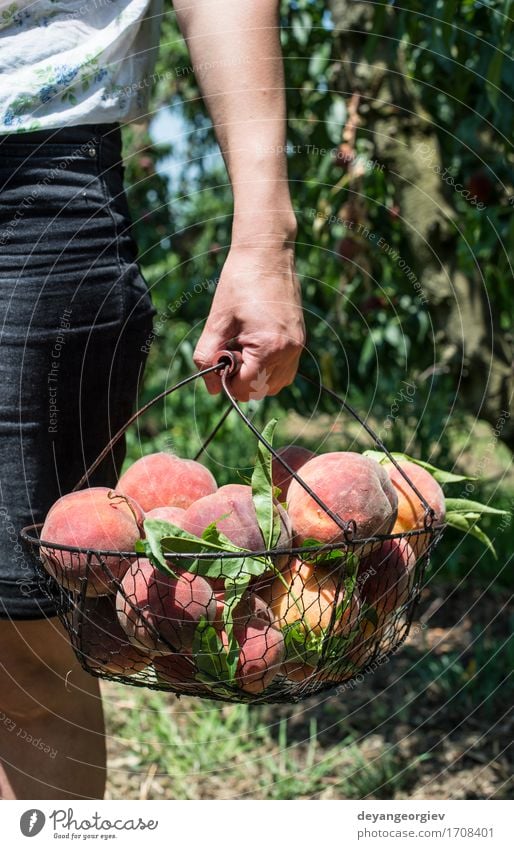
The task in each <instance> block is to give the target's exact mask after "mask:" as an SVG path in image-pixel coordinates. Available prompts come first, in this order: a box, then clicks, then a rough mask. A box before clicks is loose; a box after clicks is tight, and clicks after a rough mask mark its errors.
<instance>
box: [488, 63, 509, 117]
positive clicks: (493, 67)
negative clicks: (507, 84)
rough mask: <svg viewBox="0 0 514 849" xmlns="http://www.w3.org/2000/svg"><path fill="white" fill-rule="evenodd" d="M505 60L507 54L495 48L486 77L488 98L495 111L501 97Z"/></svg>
mask: <svg viewBox="0 0 514 849" xmlns="http://www.w3.org/2000/svg"><path fill="white" fill-rule="evenodd" d="M504 59H505V54H504V53H503V51H502V50H500V49H498V48H494V54H493V58H492V59H491V61H490V63H489V67H488V68H487V75H486V90H487V96H488V98H489V102H490V103H491V106H492V107H493V109H496V107H497V106H498V97H499V95H500V90H501V77H502V69H503V60H504Z"/></svg>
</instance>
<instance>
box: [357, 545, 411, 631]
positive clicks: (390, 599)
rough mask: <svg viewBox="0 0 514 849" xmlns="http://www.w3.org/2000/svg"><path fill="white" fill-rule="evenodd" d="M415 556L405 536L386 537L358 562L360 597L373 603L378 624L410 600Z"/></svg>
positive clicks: (370, 603)
mask: <svg viewBox="0 0 514 849" xmlns="http://www.w3.org/2000/svg"><path fill="white" fill-rule="evenodd" d="M415 563H416V555H415V553H414V551H413V550H412V548H411V546H410V545H409V543H408V542H407V540H405V539H389V540H384V541H383V543H382V544H381V546H380V548H376V549H375V550H374V551H372V552H371V553H370V554H367V555H366V557H363V558H362V559H361V561H360V563H359V571H358V575H357V585H358V587H359V590H360V594H361V598H362V599H363V601H366V602H367V603H368V604H369V605H371V606H372V607H373V608H374V609H375V612H376V614H377V617H378V626H380V625H381V624H382V623H383V622H384V620H385V618H386V617H387V616H388V615H389V614H390V613H392V612H393V611H394V610H396V609H397V608H398V607H401V606H402V605H403V604H405V603H406V602H407V601H408V599H409V593H410V589H411V585H412V578H413V571H414V565H415Z"/></svg>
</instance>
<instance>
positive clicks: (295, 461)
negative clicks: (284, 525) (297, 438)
mask: <svg viewBox="0 0 514 849" xmlns="http://www.w3.org/2000/svg"><path fill="white" fill-rule="evenodd" d="M277 454H278V455H279V457H282V458H283V459H284V460H285V461H286V463H287V464H288V465H289V466H290V467H291V468H292V469H293V471H294V472H298V471H299V470H300V469H301V467H302V466H303V465H305V463H306V462H307V460H311V459H312V458H313V457H314V456H315V454H314V453H313V452H312V451H309V449H308V448H303V447H302V446H301V445H286V446H284V448H279V449H278V451H277ZM271 479H272V481H273V486H277V487H278V488H279V489H280V495H279V497H278V500H279V501H281V502H284V501H287V491H288V489H289V484H290V483H291V481H292V480H293V476H292V475H291V474H290V473H289V472H288V471H287V469H285V468H284V467H283V466H282V464H281V463H280V461H279V460H277V459H276V458H275V457H274V458H273V461H272V468H271Z"/></svg>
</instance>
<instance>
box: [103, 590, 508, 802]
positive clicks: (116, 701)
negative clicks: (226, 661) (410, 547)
mask: <svg viewBox="0 0 514 849" xmlns="http://www.w3.org/2000/svg"><path fill="white" fill-rule="evenodd" d="M441 591H442V588H441V587H438V592H439V594H440V593H441ZM461 602H462V604H464V605H468V606H469V605H470V603H471V602H472V600H470V599H467V598H465V597H464V596H463V598H462V599H461ZM503 603H504V599H496V597H495V596H493V597H488V598H486V599H485V600H484V599H483V600H482V603H481V607H480V608H478V607H477V611H479V613H480V617H481V619H480V617H479V615H478V613H477V621H476V623H475V625H474V627H473V628H471V629H468V630H465V629H464V630H463V631H462V640H461V643H462V644H461V645H459V646H457V647H454V648H453V649H452V650H451V651H446V652H444V651H443V652H441V653H440V654H438V653H437V649H433V650H432V649H430V647H429V642H430V641H429V640H428V638H427V633H428V634H430V629H427V630H426V631H425V632H424V633H423V639H424V640H425V641H426V644H425V645H422V644H419V643H416V642H413V643H411V644H409V645H407V646H406V647H405V648H404V649H403V650H402V651H401V652H399V653H398V655H397V656H395V658H394V660H392V661H391V662H390V663H389V664H385V665H384V666H383V667H381V668H380V669H379V670H378V671H377V672H376V673H374V674H373V675H370V676H368V677H367V678H365V680H364V682H363V683H362V684H361V685H359V687H356V688H355V689H353V690H345V691H343V692H342V693H340V694H339V695H337V694H336V693H335V692H334V691H331V692H329V693H328V695H327V694H322V695H320V696H319V697H316V698H311V699H309V700H307V701H306V702H304V703H301V704H299V705H294V706H289V705H264V706H259V707H255V708H252V707H249V706H247V705H226V704H223V703H220V702H210V701H204V700H198V699H193V698H189V697H182V698H181V699H176V698H175V697H174V696H172V695H168V694H164V693H159V692H153V691H146V690H140V689H137V688H134V689H131V688H128V687H122V686H120V685H114V684H105V685H104V693H105V695H106V708H107V710H106V713H107V727H108V740H109V754H110V757H109V763H110V773H109V778H110V783H109V788H110V789H109V793H110V796H111V797H112V798H133V799H140V798H150V799H153V798H155V799H245V798H251V799H364V798H369V799H391V798H400V799H405V798H448V797H450V796H451V797H452V798H484V797H489V796H492V795H495V794H496V796H497V798H508V795H507V796H506V794H508V789H507V786H508V785H507V783H506V782H508V778H509V775H510V774H511V772H512V770H511V767H509V765H508V760H507V752H506V747H508V745H509V741H510V740H511V738H512V727H511V724H509V717H508V710H507V709H508V706H509V704H511V703H512V699H513V695H514V693H513V687H512V683H513V679H512V674H511V673H510V670H511V669H512V661H513V659H514V657H513V655H514V645H513V640H512V638H511V636H510V634H511V632H512V623H511V622H509V621H508V619H507V617H505V616H502V615H498V616H495V612H497V611H498V610H500V611H501V609H502V606H503ZM451 607H452V610H451V611H450V614H449V615H450V619H452V621H453V619H454V620H455V622H457V621H458V620H459V612H458V603H457V601H455V600H454V601H452V605H451ZM453 630H455V629H454V628H453V625H452V624H451V626H450V627H449V628H448V629H447V631H448V634H449V635H451V634H452V632H453ZM433 631H434V635H435V636H436V637H437V638H439V631H441V629H440V628H434V629H433ZM425 788H426V790H425ZM424 794H425V795H424ZM438 794H439V795H438Z"/></svg>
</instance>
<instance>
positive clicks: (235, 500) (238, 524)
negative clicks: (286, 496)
mask: <svg viewBox="0 0 514 849" xmlns="http://www.w3.org/2000/svg"><path fill="white" fill-rule="evenodd" d="M277 510H278V513H279V516H280V522H281V534H280V539H279V541H278V543H277V545H276V548H286V547H287V546H288V545H289V544H290V542H291V526H290V522H289V518H288V516H287V513H286V512H285V510H284V509H283V507H281V506H280V505H277ZM213 522H215V523H216V527H217V528H218V530H219V531H221V533H223V534H224V535H225V536H226V537H227V538H228V539H229V540H230V541H231V542H232V543H233V544H234V545H237V546H239V547H240V548H243V549H247V550H248V551H259V550H262V549H264V548H265V545H264V540H263V537H262V533H261V530H260V528H259V525H258V522H257V514H256V512H255V507H254V504H253V498H252V488H251V487H250V486H244V485H243V484H237V483H236V484H227V485H226V486H221V487H220V488H219V489H218V491H217V492H215V493H213V494H212V495H206V496H205V497H204V498H200V499H199V500H198V501H195V503H194V504H192V505H191V506H190V507H188V509H187V510H186V515H185V516H184V519H183V523H182V527H183V528H184V530H186V531H189V533H191V534H195V535H196V536H201V535H202V533H203V531H204V530H205V529H206V528H207V527H208V525H211V524H212V523H213Z"/></svg>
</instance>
